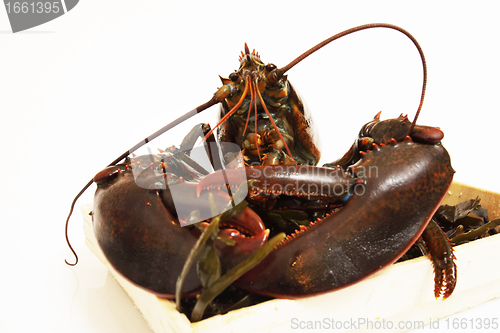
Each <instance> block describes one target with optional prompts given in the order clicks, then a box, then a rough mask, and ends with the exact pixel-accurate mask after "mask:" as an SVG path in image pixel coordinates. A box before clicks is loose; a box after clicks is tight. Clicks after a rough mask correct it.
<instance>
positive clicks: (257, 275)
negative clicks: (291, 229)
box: [235, 140, 454, 298]
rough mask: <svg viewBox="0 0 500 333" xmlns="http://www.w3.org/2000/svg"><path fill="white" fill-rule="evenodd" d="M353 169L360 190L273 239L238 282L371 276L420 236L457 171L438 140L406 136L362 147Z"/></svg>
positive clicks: (280, 290)
mask: <svg viewBox="0 0 500 333" xmlns="http://www.w3.org/2000/svg"><path fill="white" fill-rule="evenodd" d="M352 171H353V173H354V174H355V175H356V176H358V177H363V178H365V179H366V184H365V185H364V187H363V189H364V193H358V195H357V196H354V197H353V198H351V199H350V200H349V201H348V202H347V203H346V205H345V206H344V207H343V208H342V209H341V210H340V211H338V212H336V213H334V214H332V215H330V216H329V217H327V218H325V219H323V220H321V221H318V222H317V223H315V225H314V226H312V227H311V228H309V229H307V230H306V231H304V232H300V233H298V234H296V235H294V236H293V237H291V238H290V239H289V240H287V241H286V243H285V244H283V245H282V246H278V247H277V248H276V249H275V250H274V251H273V252H271V253H270V254H269V255H268V256H267V257H266V258H265V259H264V260H263V261H262V262H261V263H260V264H259V265H258V266H256V267H255V268H254V269H252V270H251V271H249V272H248V273H246V274H245V275H243V276H242V277H241V278H240V279H239V280H237V281H236V282H235V283H236V285H237V286H239V287H241V288H244V289H247V290H249V291H252V292H256V293H259V294H264V295H268V296H273V297H283V298H297V297H304V296H310V295H314V294H319V293H324V292H327V291H331V290H335V289H339V288H342V287H345V286H348V285H350V284H353V283H355V282H357V281H359V280H361V279H363V278H366V277H367V276H370V275H371V274H373V273H375V272H376V271H378V270H380V269H381V268H383V267H385V266H387V265H390V264H392V263H393V262H395V261H396V260H397V259H399V258H400V257H401V256H402V255H403V254H404V253H405V252H406V251H407V250H408V249H409V247H411V245H413V244H414V243H415V241H416V240H417V239H418V238H419V237H420V235H421V234H422V232H423V230H424V229H425V228H426V226H427V224H428V222H429V220H430V218H431V217H432V215H433V214H434V212H435V211H436V209H437V208H438V206H439V203H440V202H441V200H442V198H443V197H444V196H445V195H446V191H447V190H448V188H449V186H450V184H451V181H452V178H453V173H454V171H453V169H452V167H451V164H450V157H449V155H448V153H447V151H446V150H445V149H444V147H443V146H442V145H440V144H436V145H427V144H419V143H415V142H412V141H410V140H406V141H404V142H400V143H391V144H388V145H384V146H382V147H380V148H379V149H377V150H374V151H372V152H369V153H367V154H365V156H364V157H363V158H362V160H360V162H359V163H357V164H355V165H354V166H353V167H352ZM450 293H451V291H450V292H447V294H450Z"/></svg>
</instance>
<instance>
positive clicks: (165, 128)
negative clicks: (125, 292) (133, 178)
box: [64, 96, 219, 266]
mask: <svg viewBox="0 0 500 333" xmlns="http://www.w3.org/2000/svg"><path fill="white" fill-rule="evenodd" d="M217 103H219V101H218V100H217V98H216V97H215V96H214V97H212V99H211V100H209V101H208V102H206V103H204V104H202V105H200V106H198V107H197V108H195V109H193V110H191V111H189V112H188V113H186V114H184V115H182V116H180V117H179V118H177V119H175V120H174V121H172V122H171V123H169V124H167V125H165V126H163V127H162V128H160V129H159V130H158V131H156V132H154V133H153V134H151V135H150V136H148V137H147V138H145V139H144V140H142V141H140V142H139V143H137V144H136V145H135V146H133V147H132V148H130V149H129V150H127V151H126V152H124V153H123V154H121V155H120V156H119V157H117V158H116V159H115V160H114V161H113V162H111V163H110V164H109V165H108V167H110V166H112V165H116V164H117V163H118V162H120V161H121V160H123V159H124V158H125V157H127V156H128V155H130V154H131V153H133V152H134V151H136V150H137V149H139V148H141V147H142V146H144V145H145V144H146V143H148V142H150V141H152V140H153V139H155V138H157V137H158V136H160V135H162V134H163V133H165V132H167V131H168V130H170V129H172V128H174V127H175V126H177V125H179V124H180V123H182V122H183V121H185V120H188V119H189V118H191V117H192V116H194V115H197V114H198V113H200V112H202V111H205V110H206V109H208V108H209V107H211V106H213V105H215V104H217ZM93 182H94V179H91V180H90V181H89V182H88V183H87V185H85V186H84V187H83V188H82V189H81V190H80V192H79V193H78V194H77V195H76V197H75V198H74V199H73V202H72V203H71V208H70V210H69V214H68V217H67V218H66V227H65V235H66V243H68V246H69V248H70V250H71V252H73V255H74V256H75V263H73V264H71V263H69V262H68V261H67V260H64V261H65V262H66V264H68V265H70V266H75V265H76V264H77V263H78V255H77V254H76V252H75V250H74V249H73V247H72V246H71V243H70V241H69V237H68V224H69V219H70V217H71V215H72V214H73V210H74V208H75V204H76V201H77V200H78V199H79V198H80V197H81V196H82V194H83V193H84V192H85V191H86V190H87V189H88V188H89V187H90V185H92V183H93Z"/></svg>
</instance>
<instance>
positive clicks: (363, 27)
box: [276, 23, 427, 135]
mask: <svg viewBox="0 0 500 333" xmlns="http://www.w3.org/2000/svg"><path fill="white" fill-rule="evenodd" d="M372 28H389V29H393V30H397V31H399V32H401V33H403V34H404V35H406V36H407V37H408V38H409V39H411V41H412V42H413V44H414V45H415V47H416V48H417V50H418V53H419V54H420V59H421V60H422V68H423V77H424V78H423V82H422V93H421V95H420V104H419V105H418V109H417V112H416V113H415V118H414V119H413V122H412V123H411V125H410V128H409V130H408V133H407V135H410V134H411V132H412V131H413V128H414V127H415V123H416V122H417V118H418V116H419V114H420V110H421V109H422V105H423V104H424V97H425V89H426V87H427V62H426V61H425V56H424V52H423V51H422V48H421V47H420V44H419V43H418V42H417V40H416V39H415V37H413V36H412V34H410V33H409V32H408V31H406V30H405V29H403V28H401V27H398V26H397V25H393V24H388V23H370V24H364V25H359V26H357V27H354V28H350V29H347V30H344V31H342V32H340V33H338V34H336V35H334V36H332V37H330V38H327V39H325V40H324V41H322V42H321V43H319V44H317V45H316V46H313V47H312V48H310V49H309V50H307V51H306V52H304V53H302V54H301V55H300V56H298V57H297V58H296V59H295V60H293V61H292V62H290V63H289V64H288V65H286V66H285V67H283V68H279V69H277V70H276V77H277V78H280V77H282V76H283V74H285V73H286V72H287V71H288V70H289V69H291V68H292V67H293V66H295V65H297V64H298V63H299V62H301V61H302V60H304V59H305V58H307V57H308V56H310V55H311V54H313V53H314V52H316V51H318V50H319V49H321V48H323V47H324V46H325V45H327V44H329V43H331V42H333V41H334V40H336V39H339V38H341V37H344V36H347V35H350V34H352V33H354V32H357V31H361V30H366V29H372Z"/></svg>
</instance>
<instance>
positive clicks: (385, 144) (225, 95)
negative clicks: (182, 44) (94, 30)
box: [72, 24, 456, 298]
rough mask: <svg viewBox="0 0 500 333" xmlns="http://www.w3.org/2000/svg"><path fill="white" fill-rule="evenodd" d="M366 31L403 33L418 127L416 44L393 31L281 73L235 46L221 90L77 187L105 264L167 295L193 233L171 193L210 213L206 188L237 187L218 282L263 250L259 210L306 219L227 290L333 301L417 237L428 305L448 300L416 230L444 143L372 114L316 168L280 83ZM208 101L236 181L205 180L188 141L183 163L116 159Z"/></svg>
mask: <svg viewBox="0 0 500 333" xmlns="http://www.w3.org/2000/svg"><path fill="white" fill-rule="evenodd" d="M374 27H385V28H391V29H396V30H398V31H400V32H403V33H404V34H406V35H407V36H408V37H409V38H410V39H411V40H412V41H413V42H414V44H415V45H416V47H417V49H418V51H419V53H420V55H421V58H422V61H423V67H424V84H423V89H422V97H421V101H420V105H419V108H418V110H417V116H418V113H419V111H420V109H421V106H422V102H423V97H424V91H425V83H426V79H425V78H426V67H425V59H424V57H423V53H422V50H421V49H420V46H419V45H418V43H417V42H416V40H415V39H414V38H413V37H412V36H411V35H410V34H409V33H408V32H406V31H405V30H403V29H401V28H399V27H396V26H393V25H389V24H371V25H364V26H359V27H356V28H353V29H349V30H346V31H344V32H342V33H340V34H338V35H335V36H333V37H331V38H329V39H327V40H325V41H324V42H322V43H320V44H318V45H317V46H315V47H314V48H312V49H311V50H309V51H308V52H306V53H304V54H303V55H301V56H300V57H298V58H297V59H296V60H294V61H293V62H292V63H290V64H289V65H287V66H285V67H283V68H280V69H278V68H276V66H275V65H273V64H268V65H265V64H264V63H262V61H261V60H260V57H259V55H258V54H257V53H255V52H250V51H249V49H248V47H247V46H246V45H245V52H242V56H241V57H240V68H239V70H238V71H235V72H234V73H232V74H231V75H229V78H228V79H222V83H223V86H222V87H221V88H220V89H219V90H218V91H217V92H216V93H215V94H214V97H213V98H212V99H211V100H210V101H209V102H207V103H205V104H204V105H201V106H200V107H198V108H197V109H195V110H193V111H191V112H190V113H188V114H186V115H185V116H183V117H181V118H179V119H177V120H176V121H174V122H173V123H171V124H169V125H167V126H165V127H164V128H162V129H161V130H159V131H158V132H156V133H155V134H153V135H152V136H150V137H148V138H146V139H145V140H144V142H140V143H139V144H137V145H136V146H134V147H133V148H131V149H130V150H129V151H127V152H125V153H124V154H123V155H122V156H120V157H119V158H117V159H116V160H115V161H113V162H112V163H111V164H110V166H108V168H106V169H104V170H103V171H101V172H99V173H98V174H97V175H96V176H95V177H94V178H93V180H92V181H91V182H89V184H88V185H90V184H91V183H92V182H95V183H96V184H97V191H96V194H95V200H94V207H93V210H92V215H93V223H94V230H95V234H96V237H97V240H98V242H99V245H100V246H101V248H102V250H103V252H104V254H105V255H106V257H107V259H108V260H109V262H110V263H111V264H112V265H113V267H115V268H116V269H117V270H118V271H119V272H120V273H121V274H123V275H124V276H125V277H127V278H128V279H129V280H130V281H132V282H133V283H135V284H137V285H139V286H141V287H143V288H145V289H147V290H149V291H151V292H153V293H155V294H157V295H159V296H162V297H173V295H174V294H175V288H176V283H177V279H178V276H179V274H180V272H181V270H182V269H183V266H184V263H185V261H186V259H187V257H188V255H189V253H190V251H191V249H192V248H193V246H194V245H195V243H196V242H197V239H198V237H199V236H200V230H199V228H194V227H181V223H184V222H185V221H182V219H181V221H179V219H180V217H179V216H178V213H177V210H178V209H179V206H177V205H174V204H173V201H172V193H171V189H172V188H173V186H177V185H182V186H184V188H185V191H184V192H183V199H182V202H184V203H185V205H186V206H188V207H192V209H198V210H199V211H210V209H211V206H210V205H209V204H208V200H207V199H206V198H207V197H208V196H209V194H211V195H212V196H215V203H216V205H218V207H219V208H221V207H223V206H224V205H226V204H227V202H228V200H230V199H231V198H230V195H228V194H227V192H224V191H217V190H216V191H211V190H207V189H210V188H214V187H217V188H222V189H224V188H225V187H226V185H227V184H241V183H243V182H244V181H246V180H247V179H248V180H251V181H250V182H249V193H250V194H249V195H248V197H247V201H248V202H249V203H250V205H249V207H247V208H245V209H244V210H243V212H242V213H240V214H239V215H237V216H235V217H233V218H232V219H230V220H229V221H227V222H225V224H224V225H223V227H222V228H221V229H220V231H219V236H221V237H222V238H229V239H231V240H233V241H234V245H227V244H226V243H225V242H222V241H217V242H216V243H217V251H218V254H219V257H220V260H221V265H222V271H223V272H226V271H228V270H229V269H231V268H232V267H233V266H235V265H236V264H238V263H239V262H241V261H243V260H244V259H245V258H247V257H248V256H250V255H251V254H252V253H253V252H255V250H256V249H258V248H260V247H261V246H262V245H263V244H264V243H265V242H266V241H267V240H268V237H269V233H270V231H269V230H268V229H269V228H270V227H269V226H268V223H269V221H268V217H269V216H270V215H269V214H268V212H281V211H287V210H294V211H295V210H296V211H301V212H305V213H304V214H305V215H306V216H307V218H306V220H307V222H306V223H302V224H300V223H299V224H300V225H292V227H291V228H292V232H289V235H288V236H287V238H286V239H285V240H284V241H283V242H282V243H280V244H279V245H278V246H277V247H276V248H275V249H274V250H273V251H271V252H270V253H269V254H268V255H267V257H266V258H265V259H264V260H263V261H262V262H261V263H260V264H258V266H256V267H255V268H253V269H252V270H250V271H248V272H247V273H245V274H244V275H243V276H241V277H240V278H239V279H237V280H236V281H235V285H237V286H238V287H240V288H243V289H247V290H249V291H252V292H255V293H259V294H264V295H269V296H275V297H284V298H295V297H303V296H309V295H314V294H318V293H324V292H327V291H331V290H335V289H338V288H342V287H345V286H348V285H350V284H353V283H355V282H357V281H359V280H361V279H363V278H365V277H367V276H369V275H370V274H372V273H374V272H376V271H378V270H380V269H381V268H383V267H385V266H387V265H390V264H392V263H393V262H395V261H396V260H397V259H399V258H400V257H401V256H402V255H403V254H404V253H405V252H406V251H407V250H408V249H409V248H410V247H411V246H412V245H413V244H414V243H415V242H416V241H417V239H419V237H421V236H422V237H423V239H424V240H425V242H426V245H427V248H428V250H429V252H430V253H431V255H432V257H433V262H434V267H435V274H436V277H435V296H436V297H439V296H441V295H442V296H443V297H444V298H447V297H448V296H450V295H451V293H452V292H453V289H454V286H455V283H456V268H455V264H454V263H453V258H454V257H453V253H452V250H451V248H450V246H449V244H448V242H447V239H446V237H445V236H444V234H443V233H442V232H441V231H440V229H439V227H438V226H437V225H435V224H434V223H429V221H430V219H431V217H432V215H433V214H434V212H435V211H436V209H437V208H438V206H439V204H440V202H441V200H442V199H443V197H444V195H445V194H446V191H447V189H448V187H449V186H450V184H451V181H452V178H453V173H454V171H453V169H452V167H451V164H450V157H449V155H448V153H447V151H446V150H445V148H444V147H443V146H442V145H441V143H440V141H441V139H442V137H443V133H442V132H441V131H440V130H439V129H438V128H434V127H427V126H418V125H416V124H415V122H416V118H417V116H416V117H415V120H414V121H413V122H411V121H409V120H408V118H407V117H403V116H400V117H398V118H396V119H390V120H385V121H381V120H380V114H378V115H377V116H376V117H375V118H374V119H373V120H372V121H370V122H369V123H367V124H366V125H365V126H363V128H362V129H361V131H360V133H359V136H358V138H357V139H356V141H355V143H354V144H353V146H352V147H351V149H350V150H349V151H348V152H347V153H346V154H345V155H344V156H343V157H342V158H341V159H339V160H338V161H335V162H333V163H330V164H326V165H325V166H324V167H316V166H315V165H316V164H317V163H318V160H319V158H320V152H319V150H318V148H317V147H316V145H315V141H314V131H313V127H312V122H311V119H310V116H309V115H308V114H307V112H306V111H305V110H304V108H303V105H302V103H301V101H300V99H299V98H298V96H297V94H296V93H295V91H294V89H293V88H292V86H291V85H290V83H289V81H288V80H287V77H286V75H284V73H285V72H286V71H288V70H289V69H290V68H292V67H293V66H294V65H295V64H297V63H298V62H299V61H301V60H302V59H304V58H305V57H307V56H308V55H310V54H311V53H313V52H315V51H316V50H318V49H320V48H321V47H323V46H324V45H326V44H328V43H330V42H331V41H333V40H335V39H338V38H340V37H342V36H345V35H347V34H350V33H352V32H355V31H359V30H363V29H368V28H374ZM216 103H221V105H222V108H221V110H222V111H221V118H222V119H221V121H220V122H219V124H217V126H215V128H217V129H218V139H219V141H222V142H233V143H236V145H237V146H238V147H239V148H240V149H241V152H242V157H243V159H244V162H245V168H244V172H243V174H244V177H243V178H242V176H241V175H242V174H241V170H239V171H238V170H235V169H227V170H223V171H217V172H215V173H212V174H210V175H207V172H205V171H204V170H202V169H200V168H199V166H198V165H197V164H196V163H193V162H191V161H190V159H189V158H188V156H187V155H189V153H190V149H191V148H192V147H191V146H192V145H193V144H194V141H195V139H193V138H189V139H187V140H185V142H183V144H181V149H182V148H183V147H184V148H185V149H182V150H184V151H185V153H186V155H184V152H183V153H181V155H182V156H184V157H185V158H184V157H183V159H182V161H181V160H180V159H178V158H177V159H176V158H172V154H171V152H172V151H173V150H172V151H171V152H166V153H165V152H164V153H161V154H159V155H149V156H145V157H139V158H136V159H135V160H131V159H129V158H128V156H129V155H130V154H131V153H132V152H133V151H135V150H136V149H137V148H138V147H139V146H141V145H142V144H144V143H147V142H149V141H150V140H152V139H154V138H155V137H157V136H158V135H160V134H161V133H163V132H165V131H167V130H168V129H170V128H172V127H173V126H175V125H176V124H178V123H180V122H181V121H183V120H185V119H187V118H189V117H190V116H192V115H194V114H196V113H198V112H201V111H203V110H205V109H206V108H208V107H210V106H212V105H214V104H216ZM211 134H212V130H210V129H209V128H207V127H204V128H203V135H204V136H205V139H207V140H208V141H212V140H210V138H211V137H212V136H211ZM186 142H188V143H186ZM186 147H188V148H186ZM206 147H210V145H206ZM172 149H173V148H172ZM207 149H208V148H207ZM213 154H215V153H214V151H212V155H213ZM220 154H221V155H222V157H221V160H226V161H227V160H230V159H233V158H234V157H235V153H234V152H231V151H227V150H225V149H221V151H220ZM236 155H237V154H236ZM179 156H180V155H179ZM124 158H125V160H124V162H123V163H121V164H117V163H118V162H120V161H122V160H123V159H124ZM214 160H216V159H214ZM214 160H212V162H214ZM137 168H140V171H141V172H140V174H139V175H137V173H135V171H136V170H137ZM134 170H135V171H134ZM85 189H86V188H84V189H83V190H82V192H83V191H84V190H85ZM229 190H230V189H229ZM229 192H231V191H229ZM77 198H78V197H77ZM75 201H76V198H75ZM74 203H75V202H73V206H74ZM177 203H178V202H177ZM177 203H176V204H177ZM73 206H72V207H73ZM250 207H251V208H253V210H252V209H251V208H250ZM256 212H257V213H256ZM278 215H279V213H278ZM272 228H274V226H273V227H271V229H272ZM278 229H279V228H278ZM279 231H280V230H278V231H273V230H271V233H277V232H279ZM75 264H76V263H75ZM200 288H201V284H200V281H199V279H198V275H197V272H196V269H195V268H194V267H193V268H192V269H191V270H190V271H189V273H188V276H187V278H186V279H185V280H184V284H183V288H182V293H183V296H193V295H196V294H197V293H198V292H199V290H200Z"/></svg>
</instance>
